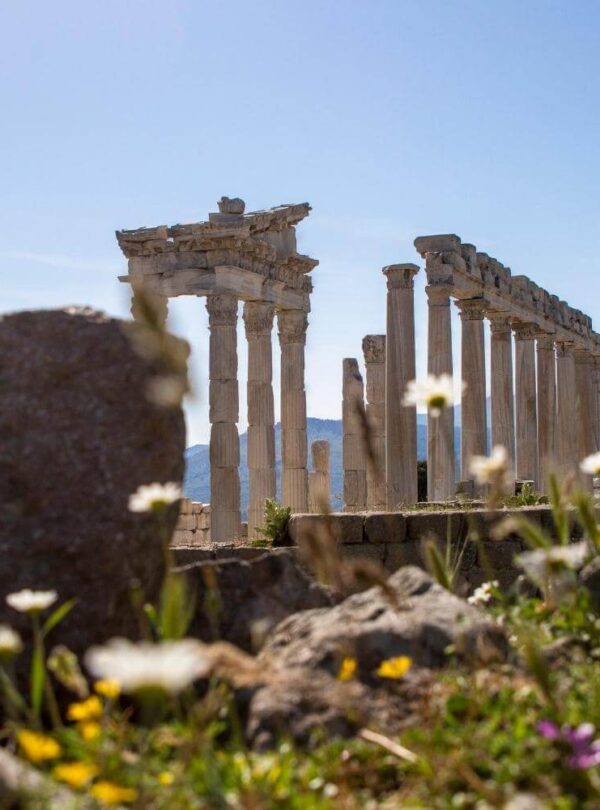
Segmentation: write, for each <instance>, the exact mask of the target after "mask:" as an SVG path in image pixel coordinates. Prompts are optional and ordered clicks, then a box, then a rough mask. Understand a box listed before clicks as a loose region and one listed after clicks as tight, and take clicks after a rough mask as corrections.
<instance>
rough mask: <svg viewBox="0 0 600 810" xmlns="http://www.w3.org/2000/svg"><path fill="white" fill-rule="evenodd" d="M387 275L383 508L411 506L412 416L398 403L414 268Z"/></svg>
mask: <svg viewBox="0 0 600 810" xmlns="http://www.w3.org/2000/svg"><path fill="white" fill-rule="evenodd" d="M383 272H384V274H385V275H386V276H387V289H388V292H387V328H386V359H385V369H386V371H385V442H386V459H385V464H386V482H387V505H388V508H389V509H395V508H397V507H398V506H399V505H401V504H413V503H416V502H417V412H416V408H415V407H414V406H410V407H407V406H405V405H403V404H402V400H403V397H404V394H405V393H406V388H407V386H408V383H409V382H410V381H411V380H414V379H415V376H416V370H415V311H414V276H415V274H416V273H418V272H419V268H418V266H417V265H416V264H392V265H390V266H388V267H384V268H383Z"/></svg>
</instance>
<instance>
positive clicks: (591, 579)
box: [579, 556, 600, 609]
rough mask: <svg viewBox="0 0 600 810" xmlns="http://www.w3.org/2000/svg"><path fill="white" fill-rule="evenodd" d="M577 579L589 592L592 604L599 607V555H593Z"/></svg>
mask: <svg viewBox="0 0 600 810" xmlns="http://www.w3.org/2000/svg"><path fill="white" fill-rule="evenodd" d="M579 580H580V582H581V584H582V585H584V586H585V587H586V588H587V589H588V591H589V593H590V598H591V600H592V602H593V604H594V606H595V607H596V608H597V609H599V608H600V556H599V557H594V559H593V560H592V561H591V562H589V563H588V564H587V565H586V566H585V568H583V569H582V571H580V573H579Z"/></svg>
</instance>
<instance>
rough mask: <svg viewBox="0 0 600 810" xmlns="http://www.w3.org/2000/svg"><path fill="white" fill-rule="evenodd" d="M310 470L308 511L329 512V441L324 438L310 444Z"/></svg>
mask: <svg viewBox="0 0 600 810" xmlns="http://www.w3.org/2000/svg"><path fill="white" fill-rule="evenodd" d="M310 451H311V455H312V466H313V468H312V471H311V472H309V474H308V511H309V512H313V513H314V512H329V510H330V508H331V480H330V477H329V442H328V441H325V440H324V439H320V440H319V441H316V442H313V443H312V444H311V446H310Z"/></svg>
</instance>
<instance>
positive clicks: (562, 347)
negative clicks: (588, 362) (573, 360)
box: [556, 340, 576, 357]
mask: <svg viewBox="0 0 600 810" xmlns="http://www.w3.org/2000/svg"><path fill="white" fill-rule="evenodd" d="M575 349H576V345H575V343H571V341H570V340H557V341H556V354H557V355H558V357H567V356H570V357H573V355H574V353H575Z"/></svg>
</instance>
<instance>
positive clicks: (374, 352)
mask: <svg viewBox="0 0 600 810" xmlns="http://www.w3.org/2000/svg"><path fill="white" fill-rule="evenodd" d="M362 347H363V355H364V358H365V368H366V372H367V379H366V391H367V421H368V423H369V431H370V438H371V449H372V451H373V459H372V463H370V464H369V463H367V508H368V509H370V510H372V511H381V510H383V509H385V507H386V491H385V335H365V337H364V338H363V342H362Z"/></svg>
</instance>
